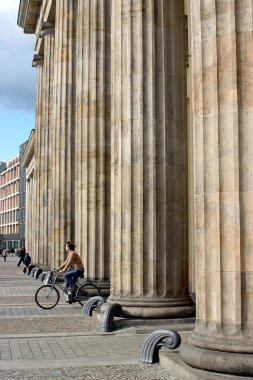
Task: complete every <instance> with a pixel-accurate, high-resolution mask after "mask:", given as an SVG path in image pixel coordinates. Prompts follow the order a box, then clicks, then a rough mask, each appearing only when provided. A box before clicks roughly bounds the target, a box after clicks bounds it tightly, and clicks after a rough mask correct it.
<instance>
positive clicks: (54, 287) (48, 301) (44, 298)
mask: <svg viewBox="0 0 253 380" xmlns="http://www.w3.org/2000/svg"><path fill="white" fill-rule="evenodd" d="M76 285H77V290H76V292H75V295H74V297H73V295H72V302H79V303H80V304H81V305H82V306H84V304H85V302H86V301H87V300H88V299H89V298H91V297H94V296H99V295H100V288H99V287H98V286H97V285H95V284H94V283H93V282H92V281H87V282H86V283H84V284H83V283H82V284H80V282H79V279H78V280H77V283H76ZM60 293H61V294H60ZM63 294H67V295H70V294H71V291H70V290H68V289H67V288H66V286H65V283H64V282H62V281H61V280H60V278H59V276H58V275H57V273H56V272H55V271H50V272H49V273H48V276H47V280H46V284H45V285H42V286H41V287H40V288H39V289H38V290H37V291H36V293H35V301H36V303H37V305H38V306H39V307H41V308H42V309H52V308H53V307H55V306H56V305H57V304H58V302H59V300H60V296H61V295H63Z"/></svg>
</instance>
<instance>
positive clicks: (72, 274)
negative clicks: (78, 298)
mask: <svg viewBox="0 0 253 380" xmlns="http://www.w3.org/2000/svg"><path fill="white" fill-rule="evenodd" d="M78 277H83V271H82V270H81V269H73V270H71V271H69V272H67V273H65V274H64V280H65V281H66V284H67V287H70V288H71V289H74V288H75V286H76V281H77V279H78Z"/></svg>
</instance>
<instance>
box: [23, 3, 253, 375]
mask: <svg viewBox="0 0 253 380" xmlns="http://www.w3.org/2000/svg"><path fill="white" fill-rule="evenodd" d="M252 18H253V3H252V0H217V1H212V0H134V1H130V0H104V1H101V0H91V1H85V0H43V1H40V0H21V1H20V7H19V15H18V24H19V26H21V27H22V28H23V30H24V32H25V33H34V34H35V36H36V42H35V56H34V60H33V66H34V67H35V68H36V70H37V103H36V125H35V132H34V151H33V155H31V156H30V159H29V160H28V161H27V165H31V164H32V166H33V176H32V187H31V188H30V190H31V191H30V192H29V195H28V196H29V198H28V200H29V203H30V202H32V204H33V211H32V213H31V214H29V220H28V221H27V223H30V225H31V230H30V232H29V233H30V234H31V235H30V238H29V239H30V240H29V244H32V245H31V246H32V249H33V252H31V253H32V255H34V256H35V257H36V259H37V262H38V264H40V265H49V264H50V266H52V267H58V265H59V263H60V262H61V261H62V260H63V259H64V243H65V241H66V240H69V239H71V240H73V241H75V243H76V244H77V247H78V251H79V252H80V254H81V256H82V258H83V260H84V263H85V268H86V271H87V273H86V275H87V277H88V278H96V279H98V280H99V281H101V282H103V283H105V284H106V283H107V284H110V296H109V298H108V301H107V302H108V303H115V302H117V303H120V304H121V305H122V307H123V311H124V315H125V316H134V317H143V318H146V317H148V318H150V317H152V318H161V317H164V318H170V317H184V316H187V315H190V314H191V313H192V312H193V310H194V304H193V301H192V298H193V297H191V295H194V298H195V296H196V326H195V329H194V331H193V332H192V334H191V337H190V339H189V344H188V345H185V346H184V347H183V348H182V349H181V357H182V359H183V360H184V361H185V362H186V363H187V364H189V365H190V366H193V367H197V368H201V369H205V370H206V371H215V372H222V373H230V374H237V375H250V376H252V375H253V364H252V363H253V360H252V359H253V260H252V252H251V251H252V246H253V234H252V220H253V208H252V204H253V203H252V198H253V176H252V172H253V160H252V154H253V153H252V146H253V132H252V131H253V129H252V125H253V94H252V92H253V90H252V88H253V81H252V78H253V61H252V57H253V35H252V31H253V23H252ZM31 160H33V161H31ZM231 363H233V365H232V366H231Z"/></svg>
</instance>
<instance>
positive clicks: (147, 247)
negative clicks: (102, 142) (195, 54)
mask: <svg viewBox="0 0 253 380" xmlns="http://www.w3.org/2000/svg"><path fill="white" fill-rule="evenodd" d="M183 5H184V4H183V1H181V0H180V1H177V2H175V1H168V0H166V1H165V0H164V1H162V0H161V1H156V0H152V1H141V0H136V1H129V0H122V1H117V0H115V1H112V158H111V162H112V226H111V228H112V233H111V236H112V249H111V252H112V260H111V265H112V270H111V293H110V298H109V302H110V303H114V302H118V303H120V304H121V305H122V306H123V310H124V312H125V314H126V315H132V316H136V317H147V318H148V317H152V318H154V317H155V318H161V317H176V316H186V315H189V314H190V313H192V311H193V305H192V301H191V299H190V298H189V296H188V289H187V287H188V246H187V165H186V156H187V149H186V147H187V139H186V110H185V98H186V94H185V70H186V67H185V64H186V63H185V47H184V41H185V35H184V33H185V28H184V6H183Z"/></svg>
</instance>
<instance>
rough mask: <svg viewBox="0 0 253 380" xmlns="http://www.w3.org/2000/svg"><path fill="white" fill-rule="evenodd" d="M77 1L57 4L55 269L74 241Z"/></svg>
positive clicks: (54, 173) (53, 182)
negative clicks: (68, 243) (68, 244)
mask: <svg viewBox="0 0 253 380" xmlns="http://www.w3.org/2000/svg"><path fill="white" fill-rule="evenodd" d="M76 4H77V3H76V1H75V0H56V14H55V58H54V65H55V67H54V70H55V71H54V90H53V91H54V101H53V124H52V125H53V130H52V151H53V158H52V204H53V215H52V225H51V229H52V235H51V236H52V245H51V247H52V251H53V255H54V258H53V265H54V267H57V266H59V264H60V263H61V262H62V261H63V259H64V249H65V242H66V240H71V239H74V224H75V215H74V210H75V209H74V203H75V183H74V178H75V176H74V174H75V172H74V154H75V152H74V146H75V145H74V144H75V117H74V115H75V69H74V67H75V66H74V65H75V33H76V30H75V23H76V18H77V15H76Z"/></svg>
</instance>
